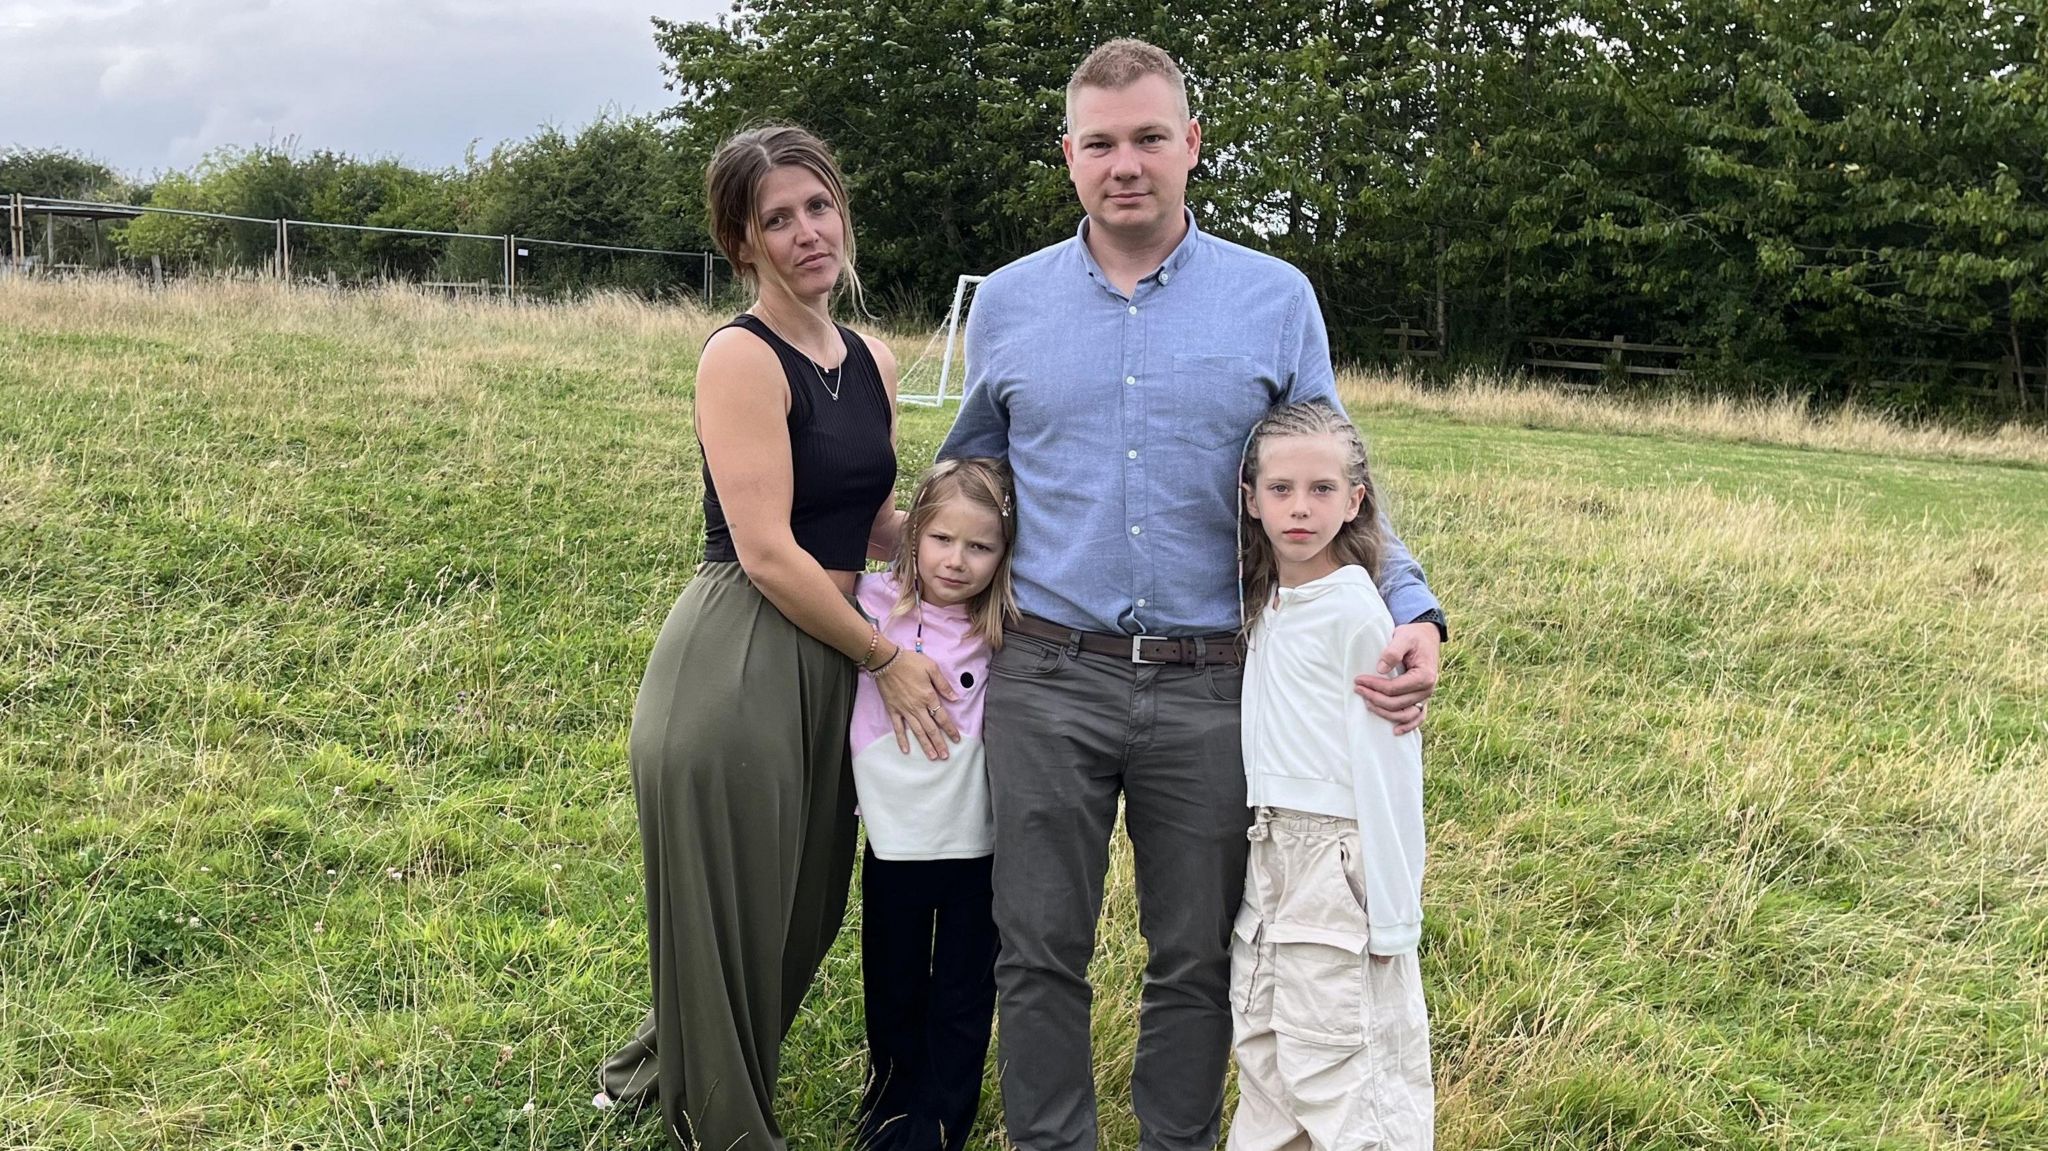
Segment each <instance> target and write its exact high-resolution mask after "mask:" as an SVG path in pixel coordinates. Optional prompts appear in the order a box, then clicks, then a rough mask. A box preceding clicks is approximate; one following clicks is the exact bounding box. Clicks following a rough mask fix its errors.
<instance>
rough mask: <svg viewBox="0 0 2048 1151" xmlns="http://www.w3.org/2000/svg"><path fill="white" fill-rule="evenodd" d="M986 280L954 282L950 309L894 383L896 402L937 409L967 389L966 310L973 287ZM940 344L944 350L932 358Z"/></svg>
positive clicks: (983, 277) (963, 279)
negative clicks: (922, 348) (915, 357)
mask: <svg viewBox="0 0 2048 1151" xmlns="http://www.w3.org/2000/svg"><path fill="white" fill-rule="evenodd" d="M987 278H988V277H986V276H962V277H960V278H959V279H958V280H956V281H954V283H953V306H952V307H950V308H948V309H946V318H945V319H944V320H941V321H940V322H939V326H938V327H937V328H936V329H934V330H933V331H932V336H931V339H929V340H926V341H925V343H924V350H923V351H922V352H919V353H918V354H917V359H915V360H912V361H911V363H910V366H909V367H908V368H905V369H903V374H902V375H901V376H899V377H898V378H897V380H896V402H897V403H899V404H915V405H918V406H920V407H927V408H936V407H943V406H944V405H945V403H946V401H948V400H957V399H959V398H960V394H961V392H963V391H964V390H965V389H966V387H967V325H966V319H967V308H968V304H969V300H970V298H971V297H972V296H973V295H974V286H975V285H976V284H979V283H981V282H982V281H983V280H985V279H987ZM941 341H943V342H944V347H943V348H942V349H941V350H939V352H938V354H937V355H934V354H933V350H934V349H935V348H940V344H941Z"/></svg>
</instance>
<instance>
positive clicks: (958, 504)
mask: <svg viewBox="0 0 2048 1151" xmlns="http://www.w3.org/2000/svg"><path fill="white" fill-rule="evenodd" d="M1014 538H1016V521H1015V520H1014V519H1013V518H1012V517H1011V515H1010V478H1009V472H1008V470H1007V469H1006V468H1005V467H1004V466H1003V464H1002V463H1000V462H999V461H996V460H988V459H966V460H947V461H943V462H941V463H939V464H937V465H935V466H933V468H932V469H931V470H930V471H929V472H926V473H925V476H924V479H923V480H922V482H920V483H919V484H918V488H917V494H916V495H915V496H914V497H912V499H911V504H910V513H909V516H908V518H907V519H906V520H905V521H904V527H903V536H902V542H901V543H900V545H899V546H898V547H897V549H896V557H895V560H894V562H893V563H892V564H891V565H890V568H889V570H888V571H887V572H878V573H874V574H870V575H864V576H862V577H861V578H860V585H859V591H858V598H859V600H860V606H861V610H862V611H864V612H866V613H867V614H868V615H869V616H870V617H871V618H873V619H874V621H875V625H876V627H877V628H878V629H879V630H880V631H881V633H882V635H883V636H885V637H886V638H888V639H889V640H891V641H893V642H894V643H896V644H897V645H899V646H900V648H907V649H909V650H911V651H913V652H919V653H922V654H923V655H925V656H928V657H930V658H931V659H932V660H934V661H935V662H936V663H937V664H938V666H939V668H940V669H941V670H942V671H943V672H944V673H945V674H946V676H947V677H948V679H949V680H950V682H951V684H952V686H953V688H954V689H955V691H956V692H957V695H958V699H957V701H956V702H948V703H943V704H941V705H939V706H943V707H945V708H946V709H947V710H948V711H950V712H951V713H952V717H953V720H954V722H955V723H956V724H957V726H958V727H959V729H960V742H959V743H958V744H956V745H954V746H953V748H952V754H951V757H950V758H948V759H943V760H934V759H928V758H926V757H925V754H924V752H923V751H922V750H921V749H913V748H912V746H911V744H910V743H909V741H908V740H906V739H905V738H904V736H903V734H902V733H900V732H898V731H896V730H894V729H893V728H892V726H891V723H890V719H889V713H888V709H887V708H886V707H885V706H884V704H883V701H882V697H881V693H880V691H879V690H878V689H877V688H876V686H875V683H874V677H872V676H864V677H862V679H861V681H860V684H859V686H858V688H857V689H856V692H855V696H854V705H853V723H852V743H853V778H854V786H855V788H856V790H857V791H858V792H859V796H860V810H861V818H862V819H863V820H864V821H865V822H866V823H867V831H868V847H867V854H866V858H865V859H864V860H863V861H862V868H861V956H862V969H863V972H864V974H863V979H862V986H863V990H864V992H865V994H866V1000H867V1037H868V1061H869V1062H868V1083H867V1090H866V1091H865V1093H864V1094H863V1095H862V1097H861V1106H860V1129H859V1139H860V1144H861V1146H863V1147H865V1148H869V1149H872V1151H941V1149H944V1151H960V1149H961V1148H963V1147H965V1146H966V1145H967V1136H968V1132H969V1131H970V1130H971V1129H972V1128H973V1126H974V1113H975V1111H976V1109H977V1108H978V1107H979V1106H980V1104H981V1072H982V1063H983V1061H984V1060H985V1059H986V1058H987V1056H988V1043H989V1030H990V1028H991V1026H992V1022H993V1019H994V1015H995V1004H996V982H995V961H996V925H995V919H994V914H993V911H992V908H991V899H992V896H991V892H990V886H989V879H990V865H991V863H992V861H993V858H994V856H993V852H994V851H995V825H994V823H993V821H992V819H991V817H990V815H989V798H988V795H989V793H988V779H987V776H986V774H985V771H984V767H983V759H982V749H981V697H982V691H983V688H984V686H985V685H986V683H987V679H988V661H989V653H990V651H991V650H992V649H994V648H995V647H997V646H999V645H1000V644H1001V643H1002V627H1003V618H1004V616H1005V615H1007V614H1009V613H1011V612H1014V611H1015V610H1016V606H1015V603H1014V601H1013V600H1012V598H1011V595H1010V570H1009V563H1008V560H1009V553H1010V542H1011V540H1013V539H1014ZM878 670H879V669H878Z"/></svg>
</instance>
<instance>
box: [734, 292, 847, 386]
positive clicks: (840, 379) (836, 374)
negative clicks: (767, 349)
mask: <svg viewBox="0 0 2048 1151" xmlns="http://www.w3.org/2000/svg"><path fill="white" fill-rule="evenodd" d="M753 316H754V318H755V319H757V320H759V321H761V325H762V326H763V327H765V328H767V329H768V330H769V331H771V332H775V338H776V339H778V340H781V341H782V342H783V343H785V344H788V345H789V347H790V350H791V351H794V352H795V353H796V354H797V355H799V356H802V357H803V358H804V362H805V363H807V364H809V365H811V374H812V375H814V376H816V377H818V386H819V387H820V388H823V389H824V390H825V394H826V395H828V396H831V397H832V402H833V403H835V404H836V403H838V402H839V389H840V387H841V386H842V385H844V384H845V382H846V361H845V360H844V359H842V360H840V361H839V366H838V367H835V368H833V369H832V382H831V383H829V384H828V383H826V382H825V369H823V368H821V367H819V366H818V361H816V360H814V359H812V358H811V354H810V353H809V352H806V351H804V350H803V349H802V348H799V347H797V346H796V342H795V341H794V340H791V339H790V338H789V337H788V336H785V335H783V334H782V333H781V332H779V331H776V328H775V325H774V324H771V323H769V322H768V317H766V316H764V315H762V314H761V313H759V312H755V313H753ZM833 334H835V335H837V334H838V329H837V328H834V329H833Z"/></svg>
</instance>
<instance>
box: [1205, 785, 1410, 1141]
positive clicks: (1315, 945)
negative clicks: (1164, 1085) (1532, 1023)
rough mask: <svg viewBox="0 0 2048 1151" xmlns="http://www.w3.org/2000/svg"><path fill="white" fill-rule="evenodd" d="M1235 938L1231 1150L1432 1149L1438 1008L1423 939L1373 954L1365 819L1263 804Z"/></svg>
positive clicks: (1232, 944) (1232, 953)
mask: <svg viewBox="0 0 2048 1151" xmlns="http://www.w3.org/2000/svg"><path fill="white" fill-rule="evenodd" d="M1249 835H1250V838H1251V856H1250V860H1249V862H1248V863H1247V864H1246V868H1245V884H1244V904H1243V906H1242V907H1241V908H1240V910H1239V912H1238V916H1237V924H1236V927H1235V929H1234V931H1233V933H1232V938H1231V941H1230V1010H1231V1022H1232V1029H1233V1037H1234V1042H1235V1046H1236V1054H1237V1092H1238V1096H1237V1114H1236V1115H1235V1117H1234V1118H1233V1119H1232V1120H1231V1124H1230V1141H1229V1151H1362V1149H1365V1148H1388V1149H1392V1151H1427V1149H1428V1148H1430V1147H1431V1146H1432V1145H1433V1144H1434V1142H1435V1131H1434V1123H1435V1115H1436V1098H1435V1091H1434V1087H1433V1085H1432V1083H1431V1081H1430V1073H1429V1016H1428V1012H1427V1010H1426V1008H1425V1007H1424V1005H1423V1002H1422V975H1421V969H1420V967H1419V965H1418V964H1417V962H1416V956H1415V953H1414V952H1412V951H1411V952H1409V953H1407V954H1405V955H1394V956H1385V957H1377V956H1373V955H1370V954H1368V953H1367V951H1366V943H1367V940H1368V936H1369V934H1370V932H1369V930H1368V927H1367V923H1366V914H1365V907H1364V900H1363V894H1364V892H1365V879H1364V874H1363V870H1362V865H1361V863H1360V852H1359V847H1358V823H1357V821H1355V820H1350V819H1340V818H1336V817H1333V816H1326V815H1310V814H1306V813H1303V812H1298V811H1290V810H1287V809H1285V808H1261V809H1259V812H1258V816H1257V819H1256V820H1255V821H1254V822H1253V824H1252V828H1251V831H1250V832H1249Z"/></svg>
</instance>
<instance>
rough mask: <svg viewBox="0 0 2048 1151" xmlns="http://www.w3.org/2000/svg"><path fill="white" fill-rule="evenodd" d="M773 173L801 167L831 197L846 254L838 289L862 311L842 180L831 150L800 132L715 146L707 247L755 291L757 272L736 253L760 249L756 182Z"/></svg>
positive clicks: (707, 172)
mask: <svg viewBox="0 0 2048 1151" xmlns="http://www.w3.org/2000/svg"><path fill="white" fill-rule="evenodd" d="M777 168H802V169H803V170H804V171H806V172H809V173H810V174H811V175H813V176H816V177H817V178H818V182H819V183H821V184H823V185H825V190H826V191H827V192H829V193H831V196H832V202H833V204H834V205H835V206H836V207H837V208H838V209H839V223H840V227H841V229H842V234H841V236H840V244H841V247H842V249H843V250H844V252H845V255H846V258H845V260H844V261H843V262H842V264H841V266H840V270H839V281H840V285H839V286H840V287H842V288H844V289H845V290H846V293H847V295H849V296H851V297H852V298H853V306H854V309H855V310H856V311H861V312H865V311H866V305H865V302H864V301H863V298H862V293H861V285H860V273H859V272H858V271H856V270H855V269H854V243H853V206H852V205H851V204H849V203H848V202H847V199H846V180H845V178H844V177H842V176H841V175H840V173H839V164H838V162H837V161H835V160H833V158H832V149H830V148H828V147H826V146H825V142H824V141H823V140H820V139H819V138H818V137H817V136H815V135H813V134H812V133H811V132H809V131H807V130H805V129H803V128H799V127H797V126H796V125H794V124H770V125H768V126H766V127H762V128H753V129H749V130H748V131H745V132H741V133H740V134H739V135H737V136H734V137H732V138H731V139H729V140H727V141H726V142H725V143H723V144H720V145H719V146H718V151H717V152H716V153H715V154H714V155H713V156H712V157H711V163H710V164H709V165H707V166H706V167H705V169H704V199H705V206H706V208H707V209H708V218H709V219H710V221H711V239H712V242H713V243H715V244H717V245H718V249H719V251H721V252H723V253H725V258H726V259H727V260H729V261H730V262H731V263H732V266H733V270H734V271H736V272H738V273H739V274H740V276H741V277H742V278H744V279H746V280H747V281H748V282H749V283H752V284H753V285H754V288H755V291H757V292H758V291H759V290H760V280H761V274H762V269H761V268H758V267H756V266H755V265H753V264H752V263H750V262H748V261H746V260H742V259H741V258H740V256H739V251H740V248H741V246H742V245H744V244H748V243H751V244H752V245H753V246H754V250H755V251H757V252H758V251H759V250H760V249H761V248H762V246H763V241H762V238H761V213H760V199H761V181H763V180H765V179H767V178H768V173H770V172H773V171H774V170H775V169H777ZM768 274H769V275H770V276H772V277H774V278H775V279H776V280H777V282H778V283H779V282H780V281H781V275H780V273H778V272H775V271H773V270H770V271H769V272H768Z"/></svg>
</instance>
